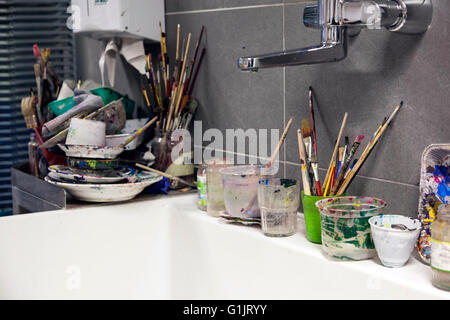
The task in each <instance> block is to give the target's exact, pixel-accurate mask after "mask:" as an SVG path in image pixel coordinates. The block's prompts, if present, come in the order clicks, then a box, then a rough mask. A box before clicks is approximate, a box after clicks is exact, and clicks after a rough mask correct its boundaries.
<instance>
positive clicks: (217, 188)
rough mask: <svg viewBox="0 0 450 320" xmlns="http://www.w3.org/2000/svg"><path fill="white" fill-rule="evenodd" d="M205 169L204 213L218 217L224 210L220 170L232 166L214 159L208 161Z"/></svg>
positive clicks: (228, 162) (227, 162)
mask: <svg viewBox="0 0 450 320" xmlns="http://www.w3.org/2000/svg"><path fill="white" fill-rule="evenodd" d="M207 164H208V166H207V169H206V185H207V187H206V195H207V199H208V201H207V206H206V212H207V213H208V215H210V216H213V217H219V216H220V212H222V211H224V210H225V203H224V197H223V192H224V191H223V182H222V174H221V173H220V170H221V169H223V168H226V167H229V166H232V163H231V162H230V161H226V160H221V159H214V160H210V161H208V163H207Z"/></svg>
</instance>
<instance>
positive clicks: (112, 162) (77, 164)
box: [67, 157, 120, 170]
mask: <svg viewBox="0 0 450 320" xmlns="http://www.w3.org/2000/svg"><path fill="white" fill-rule="evenodd" d="M67 164H68V165H69V167H71V168H78V169H91V170H101V169H111V168H118V167H119V165H120V161H119V159H82V158H70V157H67Z"/></svg>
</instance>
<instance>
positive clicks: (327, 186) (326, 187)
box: [323, 161, 334, 196]
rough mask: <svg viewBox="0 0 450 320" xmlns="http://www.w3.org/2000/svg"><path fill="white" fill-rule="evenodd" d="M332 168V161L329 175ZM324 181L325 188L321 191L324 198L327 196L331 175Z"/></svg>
mask: <svg viewBox="0 0 450 320" xmlns="http://www.w3.org/2000/svg"><path fill="white" fill-rule="evenodd" d="M333 168H334V161H333V163H332V164H331V169H330V170H331V171H330V173H331V172H332V171H333ZM325 181H326V184H325V185H324V186H325V190H324V191H323V195H324V196H326V195H327V193H328V188H329V187H330V184H331V174H330V175H329V176H328V179H326V180H325Z"/></svg>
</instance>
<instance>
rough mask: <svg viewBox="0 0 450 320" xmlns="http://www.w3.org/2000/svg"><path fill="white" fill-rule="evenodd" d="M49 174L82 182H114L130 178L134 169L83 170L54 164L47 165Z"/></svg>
mask: <svg viewBox="0 0 450 320" xmlns="http://www.w3.org/2000/svg"><path fill="white" fill-rule="evenodd" d="M48 170H49V171H50V172H49V174H48V175H49V176H50V178H52V179H55V178H56V179H62V180H66V181H68V182H82V183H115V182H119V181H123V180H125V179H131V178H132V177H133V176H134V175H136V169H134V168H132V167H122V168H119V169H117V170H116V169H107V170H85V169H76V168H70V167H68V166H61V165H54V166H49V167H48Z"/></svg>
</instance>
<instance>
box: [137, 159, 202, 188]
mask: <svg viewBox="0 0 450 320" xmlns="http://www.w3.org/2000/svg"><path fill="white" fill-rule="evenodd" d="M135 165H136V167H139V168H141V169H144V170H147V171H151V172H154V173H157V174H159V175H161V176H163V177H166V178H168V179H171V180H175V181H178V182H181V183H182V184H185V185H187V186H190V187H193V188H197V185H196V184H195V183H192V182H189V181H186V180H183V179H181V178H178V177H175V176H172V175H170V174H167V173H165V172H162V171H159V170H156V169H153V168H149V167H147V166H144V165H142V164H140V163H136V164H135Z"/></svg>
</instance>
